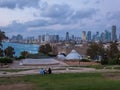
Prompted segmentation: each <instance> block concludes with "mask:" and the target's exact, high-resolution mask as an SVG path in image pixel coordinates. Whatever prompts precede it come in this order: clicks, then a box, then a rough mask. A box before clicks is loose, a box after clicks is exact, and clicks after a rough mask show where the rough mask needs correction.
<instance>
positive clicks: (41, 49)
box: [39, 45, 45, 54]
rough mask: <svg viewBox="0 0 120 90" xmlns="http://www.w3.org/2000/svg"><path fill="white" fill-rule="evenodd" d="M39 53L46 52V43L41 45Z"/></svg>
mask: <svg viewBox="0 0 120 90" xmlns="http://www.w3.org/2000/svg"><path fill="white" fill-rule="evenodd" d="M39 53H44V54H45V45H41V46H40V47H39Z"/></svg>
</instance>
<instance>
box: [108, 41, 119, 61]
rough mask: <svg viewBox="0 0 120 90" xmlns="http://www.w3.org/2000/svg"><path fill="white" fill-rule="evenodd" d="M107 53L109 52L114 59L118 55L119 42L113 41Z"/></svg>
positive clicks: (109, 55)
mask: <svg viewBox="0 0 120 90" xmlns="http://www.w3.org/2000/svg"><path fill="white" fill-rule="evenodd" d="M107 53H108V57H109V58H110V59H114V58H116V57H117V56H118V54H119V50H118V47H117V43H116V42H112V43H111V44H110V47H109V49H108V52H107Z"/></svg>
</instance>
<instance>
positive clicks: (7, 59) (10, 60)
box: [0, 57, 13, 64]
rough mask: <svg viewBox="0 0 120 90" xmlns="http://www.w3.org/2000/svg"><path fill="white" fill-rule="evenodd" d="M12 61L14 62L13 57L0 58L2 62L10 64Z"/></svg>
mask: <svg viewBox="0 0 120 90" xmlns="http://www.w3.org/2000/svg"><path fill="white" fill-rule="evenodd" d="M12 62H13V59H11V58H8V57H3V58H0V63H4V64H8V63H12Z"/></svg>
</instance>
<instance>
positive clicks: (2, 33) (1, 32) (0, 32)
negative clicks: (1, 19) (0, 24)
mask: <svg viewBox="0 0 120 90" xmlns="http://www.w3.org/2000/svg"><path fill="white" fill-rule="evenodd" d="M4 39H8V37H7V36H6V35H5V32H3V31H1V30H0V46H2V41H3V40H4Z"/></svg>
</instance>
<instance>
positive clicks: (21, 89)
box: [0, 83, 34, 90]
mask: <svg viewBox="0 0 120 90" xmlns="http://www.w3.org/2000/svg"><path fill="white" fill-rule="evenodd" d="M0 90H34V88H33V85H31V84H21V83H18V84H5V85H0Z"/></svg>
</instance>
